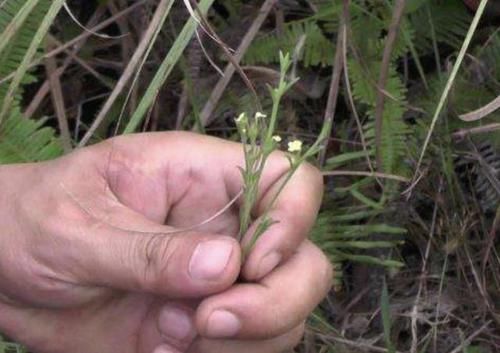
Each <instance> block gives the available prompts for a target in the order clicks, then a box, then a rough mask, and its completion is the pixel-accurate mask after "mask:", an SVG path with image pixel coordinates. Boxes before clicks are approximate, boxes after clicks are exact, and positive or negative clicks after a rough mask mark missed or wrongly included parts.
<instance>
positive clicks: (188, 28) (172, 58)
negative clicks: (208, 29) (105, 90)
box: [124, 0, 215, 134]
mask: <svg viewBox="0 0 500 353" xmlns="http://www.w3.org/2000/svg"><path fill="white" fill-rule="evenodd" d="M214 1H215V0H202V1H201V2H200V4H199V5H198V7H199V9H200V11H201V12H202V13H203V14H206V13H207V12H208V9H209V8H210V6H212V4H213V2H214ZM197 27H198V22H197V21H196V19H194V18H192V17H191V18H190V19H189V20H188V22H187V23H186V24H185V25H184V28H183V29H182V31H181V33H180V34H179V36H178V37H177V39H176V40H175V42H174V44H173V45H172V48H170V50H169V52H168V54H167V56H166V57H165V59H164V60H163V62H162V64H161V66H160V68H159V69H158V71H157V72H156V75H155V77H154V78H153V80H152V81H151V83H150V85H149V87H148V89H147V90H146V93H145V94H144V96H143V97H142V99H141V101H140V103H139V106H138V107H137V109H136V110H135V112H134V114H133V115H132V117H131V118H130V121H129V123H128V124H127V126H126V127H125V130H124V133H125V134H129V133H132V132H134V131H135V130H136V129H137V127H138V126H139V124H140V123H141V121H142V120H143V118H144V116H145V115H146V113H147V112H148V110H149V109H150V107H151V106H152V104H153V103H154V101H155V99H156V97H157V95H158V92H159V91H160V88H161V86H162V85H163V84H164V83H165V81H166V80H167V78H168V76H169V75H170V73H171V72H172V69H173V68H174V67H175V65H176V64H177V61H178V60H179V58H180V57H181V55H182V52H183V51H184V49H185V48H186V46H187V45H188V44H189V41H190V40H191V38H192V37H193V35H194V32H195V30H196V28H197Z"/></svg>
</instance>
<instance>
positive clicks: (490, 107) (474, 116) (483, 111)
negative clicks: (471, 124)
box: [458, 96, 500, 121]
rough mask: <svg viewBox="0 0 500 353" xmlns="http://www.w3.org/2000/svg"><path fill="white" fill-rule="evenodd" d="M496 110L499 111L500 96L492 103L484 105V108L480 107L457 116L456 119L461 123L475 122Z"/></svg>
mask: <svg viewBox="0 0 500 353" xmlns="http://www.w3.org/2000/svg"><path fill="white" fill-rule="evenodd" d="M497 109H500V96H498V97H496V98H495V99H494V100H493V101H491V102H490V103H488V104H486V105H485V106H484V107H481V108H479V109H477V110H474V111H473V112H470V113H467V114H462V115H459V116H458V117H459V118H460V119H461V120H463V121H477V120H480V119H482V118H484V117H486V116H488V115H490V114H491V113H493V112H494V111H495V110H497Z"/></svg>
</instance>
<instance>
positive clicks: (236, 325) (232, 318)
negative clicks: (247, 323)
mask: <svg viewBox="0 0 500 353" xmlns="http://www.w3.org/2000/svg"><path fill="white" fill-rule="evenodd" d="M240 329H241V323H240V320H238V318H237V317H236V315H234V314H233V313H230V312H229V311H226V310H216V311H214V312H213V313H212V314H210V316H209V317H208V322H207V335H208V336H210V337H212V338H225V337H233V336H235V335H236V334H237V333H238V331H239V330H240Z"/></svg>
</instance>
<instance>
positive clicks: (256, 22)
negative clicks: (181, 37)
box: [200, 0, 277, 126]
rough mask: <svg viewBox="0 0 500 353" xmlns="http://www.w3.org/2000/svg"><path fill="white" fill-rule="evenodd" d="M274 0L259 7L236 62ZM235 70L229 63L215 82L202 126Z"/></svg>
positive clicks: (205, 123) (238, 52)
mask: <svg viewBox="0 0 500 353" xmlns="http://www.w3.org/2000/svg"><path fill="white" fill-rule="evenodd" d="M276 2H277V0H266V1H265V2H264V4H263V5H262V7H261V8H260V10H259V15H258V16H257V17H256V18H255V20H254V22H253V23H252V25H251V26H250V28H249V29H248V31H247V33H246V34H245V36H244V37H243V39H242V41H241V43H240V45H239V47H238V49H237V50H236V54H235V55H234V60H235V61H236V64H239V62H240V61H241V59H242V58H243V56H244V55H245V52H246V51H247V49H248V47H249V46H250V44H251V43H252V41H253V39H254V38H255V36H256V35H257V33H258V32H259V29H260V27H261V26H262V24H263V23H264V20H265V19H266V18H267V16H268V15H269V12H270V11H271V10H272V8H273V7H274V5H275V4H276ZM235 72H236V66H235V65H234V64H233V63H229V64H228V65H227V66H226V69H225V70H224V76H223V77H221V78H220V80H219V82H217V85H216V86H215V88H214V90H213V91H212V94H211V95H210V97H209V98H208V101H207V103H206V104H205V106H204V107H203V110H202V111H201V114H200V121H201V124H202V125H203V126H207V125H208V124H209V123H210V122H211V120H212V119H213V117H212V115H213V112H214V110H215V108H216V106H217V103H218V102H219V100H220V99H221V97H222V94H223V93H224V91H225V89H226V87H227V85H228V84H229V81H231V78H232V77H233V75H234V73H235Z"/></svg>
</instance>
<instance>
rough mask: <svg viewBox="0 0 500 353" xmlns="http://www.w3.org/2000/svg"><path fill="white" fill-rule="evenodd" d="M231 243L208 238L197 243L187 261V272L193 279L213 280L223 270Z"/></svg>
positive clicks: (228, 256)
mask: <svg viewBox="0 0 500 353" xmlns="http://www.w3.org/2000/svg"><path fill="white" fill-rule="evenodd" d="M232 252H233V245H232V244H231V243H230V242H229V241H225V240H209V241H206V242H204V243H201V244H199V245H198V246H197V247H196V249H195V250H194V252H193V255H192V256H191V261H190V262H189V274H190V275H191V277H193V278H194V279H202V280H214V279H217V278H218V277H220V275H221V274H222V273H223V272H224V269H225V268H226V266H227V264H228V262H229V259H230V258H231V254H232Z"/></svg>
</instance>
